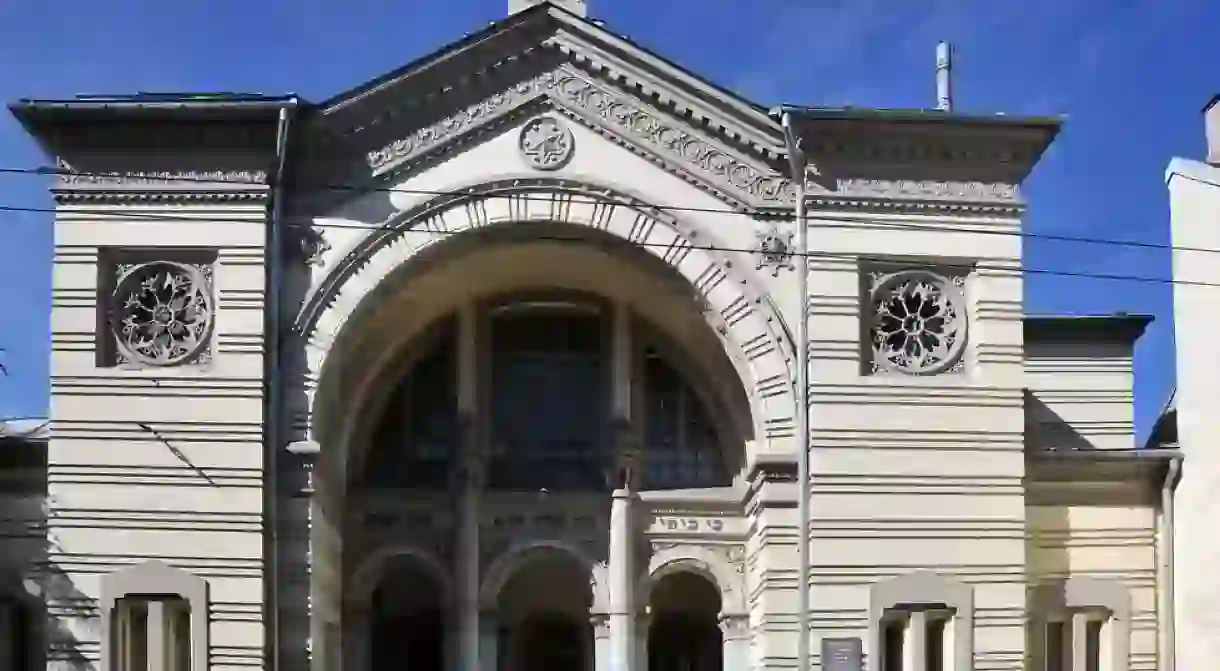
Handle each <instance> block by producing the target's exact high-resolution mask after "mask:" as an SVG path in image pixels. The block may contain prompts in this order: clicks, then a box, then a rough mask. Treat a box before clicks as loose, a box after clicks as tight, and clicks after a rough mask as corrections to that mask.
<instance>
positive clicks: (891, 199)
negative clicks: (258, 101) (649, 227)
mask: <svg viewBox="0 0 1220 671" xmlns="http://www.w3.org/2000/svg"><path fill="white" fill-rule="evenodd" d="M545 109H553V110H555V111H556V112H559V113H561V114H563V115H564V116H566V117H568V118H569V119H571V120H573V121H575V122H577V123H579V124H582V125H584V126H586V127H587V128H590V129H592V130H593V131H595V132H597V133H599V134H600V135H602V136H603V137H605V138H607V139H609V140H611V141H613V142H615V143H616V144H619V145H620V146H623V147H625V148H627V149H630V150H631V151H633V152H634V153H636V154H637V155H639V156H642V157H644V158H646V159H648V160H649V161H651V162H652V163H654V164H656V165H658V166H660V167H661V168H663V169H665V170H667V171H669V172H671V173H672V174H675V175H678V176H680V177H681V178H682V179H684V180H686V181H688V182H689V183H691V184H694V185H696V186H698V187H699V188H701V189H703V190H705V191H707V192H708V193H711V194H713V195H715V196H716V197H717V198H719V199H720V200H722V201H723V202H725V203H726V204H727V205H729V206H730V207H733V208H736V209H740V210H752V211H761V212H767V211H774V210H787V209H790V208H791V207H792V206H793V204H794V202H795V199H796V192H797V189H796V188H795V184H794V183H793V182H792V181H791V180H790V179H789V178H788V175H787V170H788V164H787V158H786V149H785V147H784V142H783V131H782V128H781V127H780V125H779V123H778V122H777V121H776V119H774V118H773V117H771V116H769V115H768V113H767V111H766V110H764V109H763V108H762V107H760V106H758V105H755V104H753V103H751V102H749V101H747V100H744V99H743V98H741V97H739V96H736V95H735V94H733V93H731V92H729V91H726V90H724V89H720V88H718V87H716V86H715V85H713V84H711V83H710V82H707V81H706V80H703V79H701V78H699V77H698V76H696V75H694V74H693V73H690V72H687V71H685V70H683V69H681V68H679V67H678V66H676V65H674V64H673V63H670V62H668V61H665V60H664V59H661V58H660V57H658V56H656V55H654V54H652V53H651V52H648V51H646V50H644V49H642V48H641V47H639V46H638V45H635V44H633V43H631V42H630V41H628V40H626V39H624V38H621V37H618V36H616V35H613V34H612V33H610V32H608V31H606V30H605V29H603V28H601V27H600V26H598V25H596V24H594V23H592V22H590V21H587V20H585V19H582V18H580V17H577V16H575V15H573V14H570V13H568V12H566V11H564V10H562V9H559V8H557V7H554V6H552V5H550V4H546V3H544V4H540V5H538V6H536V7H534V8H532V9H529V10H526V11H523V12H520V13H519V14H516V15H513V16H511V17H509V18H508V19H506V20H504V21H500V22H496V23H494V24H492V25H491V26H490V27H488V28H487V29H485V30H483V31H481V32H479V33H476V34H473V35H469V36H467V37H465V38H463V39H462V40H460V41H458V42H456V43H454V44H452V45H449V46H447V47H445V48H444V49H442V50H440V51H438V52H436V53H434V54H430V55H428V56H425V57H424V58H421V59H419V60H417V61H415V62H414V63H411V64H409V65H407V66H405V67H404V68H402V69H400V70H397V71H395V72H392V73H390V74H388V75H385V76H383V77H381V78H378V79H376V80H373V81H372V82H369V83H367V84H365V85H362V86H360V87H357V88H355V89H352V90H351V91H348V92H345V93H343V94H341V95H339V96H336V97H335V98H333V99H331V100H329V101H326V102H324V103H322V104H320V105H318V106H316V107H315V108H314V109H313V110H312V111H311V112H310V114H308V115H307V116H306V118H305V120H304V129H305V133H304V136H305V139H304V140H302V141H301V146H300V149H301V152H300V153H299V154H298V156H299V157H301V158H300V160H301V161H302V162H303V163H304V164H305V166H304V167H305V169H304V170H303V171H300V172H299V173H298V174H306V175H310V177H311V179H317V180H319V181H322V182H323V183H326V184H343V185H355V187H354V188H353V189H346V190H348V191H352V190H355V191H359V190H360V189H361V188H378V187H379V186H386V185H388V184H392V183H396V182H399V181H401V180H402V179H403V178H405V177H407V176H409V175H410V174H412V173H414V172H416V171H419V170H425V169H427V168H428V167H429V166H431V165H435V164H436V163H438V162H442V161H444V160H446V158H447V157H449V156H452V155H453V154H454V153H455V152H460V151H463V150H464V149H466V148H468V147H469V146H471V145H473V144H476V143H478V142H480V141H482V140H483V139H484V138H487V137H489V136H491V135H494V134H495V133H497V132H499V131H500V130H501V129H502V128H503V127H504V126H505V125H508V124H513V123H516V122H518V121H520V120H521V118H522V117H523V116H526V115H530V114H536V113H538V112H540V111H543V110H545ZM942 125H943V124H942ZM905 128H906V127H905V126H904V127H903V130H901V131H900V132H899V133H897V134H895V133H894V132H892V130H891V129H888V127H882V126H879V125H877V124H876V123H875V122H873V121H870V120H863V121H860V122H858V123H849V124H847V125H845V126H844V128H842V129H836V130H835V132H834V133H833V134H831V136H827V137H826V138H825V139H824V141H823V142H824V143H823V144H819V145H818V146H817V147H811V148H810V149H811V150H814V151H816V152H817V153H818V155H819V156H820V157H821V158H820V160H821V161H822V166H821V168H822V169H823V170H822V172H821V173H820V174H818V175H816V176H813V177H811V178H810V179H809V180H808V182H807V185H808V187H809V192H810V193H811V194H812V195H813V200H812V201H811V206H812V207H824V208H842V207H869V208H872V207H882V208H884V209H891V208H904V209H905V208H911V207H914V208H918V209H928V208H935V209H965V210H972V211H990V212H1000V213H1012V212H1016V211H1018V210H1019V209H1020V207H1021V202H1020V197H1019V194H1018V190H1017V183H1018V182H1019V179H1016V178H1012V177H1011V176H1010V175H1009V174H1007V173H1006V172H1005V171H1004V170H996V169H995V167H996V166H1002V165H1005V164H1004V162H1003V152H1004V151H1006V150H1007V146H1006V145H1004V141H1006V139H1005V138H1002V137H991V138H987V137H983V138H974V137H970V138H966V139H965V140H963V136H962V135H961V134H960V133H958V134H955V135H951V134H946V133H943V132H942V131H934V132H928V130H927V129H926V128H923V129H917V130H916V131H915V132H910V131H908V130H905ZM882 145H884V146H882ZM1005 170H1006V169H1005ZM1008 172H1011V171H1008ZM340 191H342V190H340ZM347 197H350V194H348V196H347ZM318 198H325V199H326V200H331V199H335V200H345V199H346V198H345V196H344V195H343V194H341V193H340V194H335V195H331V196H326V197H324V196H318ZM309 200H310V203H311V205H310V206H309V207H310V208H312V207H314V206H316V205H317V203H316V201H315V200H314V198H310V199H309Z"/></svg>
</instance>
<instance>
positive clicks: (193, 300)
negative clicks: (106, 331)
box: [109, 260, 215, 367]
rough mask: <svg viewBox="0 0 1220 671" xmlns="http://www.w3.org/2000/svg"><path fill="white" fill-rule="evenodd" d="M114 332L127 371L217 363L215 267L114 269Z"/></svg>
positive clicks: (157, 264)
mask: <svg viewBox="0 0 1220 671" xmlns="http://www.w3.org/2000/svg"><path fill="white" fill-rule="evenodd" d="M114 270H115V276H116V277H115V283H114V292H113V293H112V294H111V303H110V306H109V311H110V329H111V337H113V338H114V346H115V350H114V358H115V363H116V364H117V365H119V366H123V367H132V366H134V367H168V366H180V365H183V364H203V363H207V362H209V361H211V359H212V329H213V322H214V319H215V305H214V301H215V299H214V297H213V295H212V292H213V287H212V266H211V264H185V263H179V262H176V261H169V260H153V261H148V262H145V263H120V264H117V265H116V266H115V268H114Z"/></svg>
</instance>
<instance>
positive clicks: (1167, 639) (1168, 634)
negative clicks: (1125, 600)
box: [1159, 456, 1182, 671]
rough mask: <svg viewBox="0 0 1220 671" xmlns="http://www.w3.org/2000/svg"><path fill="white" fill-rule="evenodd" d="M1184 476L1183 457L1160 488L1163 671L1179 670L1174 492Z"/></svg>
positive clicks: (1173, 462) (1172, 464) (1172, 463)
mask: <svg viewBox="0 0 1220 671" xmlns="http://www.w3.org/2000/svg"><path fill="white" fill-rule="evenodd" d="M1181 474H1182V457H1181V456H1175V457H1173V458H1172V459H1170V460H1169V468H1168V469H1167V470H1166V473H1165V482H1164V483H1162V485H1161V553H1160V555H1161V572H1162V573H1161V576H1162V584H1161V600H1160V604H1159V609H1160V612H1161V628H1160V639H1161V640H1160V643H1161V655H1160V657H1161V665H1160V668H1161V669H1163V670H1164V671H1174V669H1176V668H1177V654H1178V651H1177V632H1176V621H1175V617H1174V609H1175V608H1176V607H1177V600H1176V599H1175V598H1174V570H1173V564H1174V558H1175V557H1174V542H1173V540H1174V535H1175V534H1176V533H1177V531H1176V529H1175V527H1174V519H1173V517H1174V514H1173V513H1174V510H1173V509H1174V499H1175V496H1174V491H1175V490H1176V489H1177V486H1178V478H1179V477H1180V476H1181Z"/></svg>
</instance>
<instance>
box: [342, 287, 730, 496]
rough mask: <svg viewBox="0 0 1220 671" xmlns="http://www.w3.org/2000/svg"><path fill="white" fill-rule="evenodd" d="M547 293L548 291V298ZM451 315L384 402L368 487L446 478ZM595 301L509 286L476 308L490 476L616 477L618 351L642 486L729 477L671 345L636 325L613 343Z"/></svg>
mask: <svg viewBox="0 0 1220 671" xmlns="http://www.w3.org/2000/svg"><path fill="white" fill-rule="evenodd" d="M548 296H549V295H548ZM456 322H457V319H450V320H448V321H447V322H445V323H444V324H443V325H442V326H440V327H438V328H436V329H435V330H434V331H433V332H432V335H431V337H430V338H429V339H427V340H426V342H425V344H424V345H423V346H421V347H420V348H419V349H418V350H417V352H418V353H419V355H418V356H417V358H416V359H415V360H414V363H413V364H412V365H411V366H410V367H409V368H408V369H407V373H406V376H405V377H404V378H403V380H402V381H401V382H400V383H399V385H398V386H397V388H396V389H395V390H394V391H393V393H392V394H391V395H390V397H389V400H388V401H387V403H386V404H385V406H384V408H383V410H382V415H381V421H380V423H379V424H378V425H377V427H376V428H375V429H374V431H373V433H372V443H371V445H370V449H369V451H368V453H367V457H366V458H365V460H364V463H363V466H362V469H363V474H364V482H365V484H366V485H368V486H372V487H374V488H397V489H442V488H445V487H447V486H448V483H449V481H450V479H451V478H450V474H451V471H452V469H453V467H454V466H455V465H456V461H455V459H456V455H458V454H460V453H461V451H462V449H463V446H462V445H461V440H462V437H461V430H460V426H459V421H458V418H459V403H458V396H459V392H458V380H459V377H460V376H459V373H458V365H459V362H458V358H459V355H458V351H459V349H460V343H459V337H458V331H459V330H460V329H459V328H457V326H458V325H457V323H456ZM611 322H612V320H611V318H610V311H609V310H608V309H606V306H605V305H604V304H603V303H601V302H599V301H597V300H596V299H583V298H582V297H576V298H574V299H573V298H569V297H566V296H563V297H560V298H555V297H548V298H543V299H537V298H530V299H525V298H521V297H517V298H515V299H514V300H512V301H511V302H506V303H500V304H496V305H495V306H494V307H492V308H491V309H490V310H489V311H487V312H485V313H483V314H482V315H481V316H480V318H479V320H478V322H477V327H475V328H473V329H470V331H467V332H468V333H469V334H470V335H472V336H473V338H474V341H473V343H468V344H472V345H473V346H474V351H475V352H477V353H478V354H477V355H476V356H474V357H473V358H472V360H471V363H473V364H474V367H475V370H474V371H472V375H471V377H470V378H469V379H470V381H471V382H472V383H473V384H474V385H475V388H476V389H477V393H475V394H474V396H472V400H475V401H476V403H477V407H475V408H472V409H471V410H472V415H471V419H474V420H475V421H476V422H477V425H476V427H475V428H476V433H475V434H473V435H475V436H476V437H477V440H478V441H479V443H478V445H479V449H481V450H485V451H484V452H483V453H482V454H483V455H484V456H486V457H487V462H486V466H487V471H486V475H487V480H486V485H487V487H489V488H490V489H496V490H508V491H538V490H541V489H546V490H548V491H555V492H558V491H602V490H605V489H606V488H607V487H609V486H610V485H611V484H612V482H611V478H610V477H609V476H610V475H611V474H612V473H613V471H614V462H615V456H616V455H615V449H616V448H617V446H616V445H615V444H613V440H614V438H615V433H614V431H613V430H612V424H613V423H612V422H611V414H612V405H613V404H612V397H613V393H612V392H613V387H614V380H613V379H612V369H613V357H614V352H615V351H619V352H622V351H624V350H626V351H628V352H631V353H632V354H631V356H632V357H633V359H632V362H633V364H632V366H631V371H632V372H631V375H632V377H633V378H635V379H634V380H632V381H631V389H632V390H633V392H634V394H635V395H636V397H635V399H634V400H633V408H632V412H633V417H632V424H633V430H634V431H635V432H636V433H635V437H636V438H638V440H639V441H640V445H639V447H640V448H642V469H643V470H642V472H641V477H640V483H639V484H640V486H642V487H643V488H645V489H653V490H657V489H690V488H705V487H721V486H728V485H730V484H732V481H731V477H730V475H729V471H728V469H727V468H726V464H725V460H724V456H723V445H722V442H721V436H720V435H719V433H718V431H717V429H718V428H719V427H718V425H716V424H715V421H714V420H715V416H714V415H712V414H711V413H710V412H709V411H708V406H707V404H706V403H705V402H704V401H705V398H704V397H703V396H701V395H700V394H699V393H698V392H697V391H696V387H695V386H694V385H693V384H692V383H691V381H690V379H689V378H688V377H687V376H686V375H685V374H684V373H683V371H682V370H681V369H680V368H679V367H678V366H677V365H676V363H675V361H676V360H675V358H674V356H673V350H672V349H670V348H669V346H668V345H666V346H664V347H662V346H661V344H660V343H661V340H660V339H659V336H658V335H657V334H656V333H655V332H653V331H652V330H651V329H649V328H648V327H647V326H646V325H644V324H642V323H636V324H635V328H634V329H633V330H632V332H631V333H630V336H629V341H630V343H631V346H630V347H627V348H622V349H618V348H616V347H615V346H614V343H613V335H612V330H613V329H612V328H611Z"/></svg>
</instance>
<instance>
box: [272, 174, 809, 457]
mask: <svg viewBox="0 0 1220 671" xmlns="http://www.w3.org/2000/svg"><path fill="white" fill-rule="evenodd" d="M689 219H691V218H690V217H685V216H683V217H679V216H675V215H674V214H672V213H671V212H668V211H666V210H663V209H659V208H657V207H654V206H652V205H650V204H648V203H646V202H645V201H644V200H642V199H640V198H637V197H635V196H633V195H631V194H628V193H625V192H622V191H620V190H616V189H611V188H605V187H600V186H593V185H590V184H588V183H581V182H573V181H569V180H561V179H554V178H528V179H525V178H522V179H508V180H499V181H493V182H486V183H481V184H478V185H474V186H470V187H467V188H461V189H455V190H453V191H451V192H449V193H447V194H446V195H442V196H437V197H435V198H432V199H430V200H427V201H426V202H423V203H421V204H419V205H416V206H414V207H411V208H410V209H407V210H404V211H399V212H396V213H395V214H394V215H392V216H391V217H390V218H389V219H388V220H387V221H386V222H384V223H383V224H381V226H380V227H378V228H377V229H376V230H375V231H374V232H373V233H370V234H369V235H368V236H366V237H364V238H363V239H362V240H361V241H360V242H359V243H357V244H356V245H355V246H354V247H353V248H352V249H350V250H348V252H347V254H346V255H345V256H344V257H343V258H342V259H341V260H340V261H338V262H337V263H336V264H335V267H334V268H333V269H332V270H331V271H330V273H329V274H328V275H327V276H326V277H325V278H324V279H323V280H322V281H321V282H320V283H319V285H318V286H317V287H316V289H315V290H314V291H313V292H312V293H311V295H310V296H309V298H308V300H307V302H306V306H305V308H304V309H303V310H302V312H301V314H300V317H299V319H298V322H297V325H296V328H297V330H298V332H299V334H300V335H301V337H302V338H303V342H304V349H305V396H306V398H305V403H306V406H307V407H306V408H305V409H304V415H305V416H304V417H303V418H300V419H299V420H298V424H297V425H298V426H300V427H303V429H304V431H305V433H306V437H307V439H309V440H312V441H314V442H316V443H317V444H319V445H323V446H325V445H328V444H332V443H334V442H336V441H337V442H339V443H342V442H343V439H342V437H343V436H345V435H346V428H345V427H344V426H343V421H342V420H341V419H340V420H334V417H333V416H334V415H338V416H340V417H342V416H343V414H344V413H342V412H341V411H339V408H338V407H337V405H336V402H337V400H338V399H345V398H350V396H351V392H352V391H353V390H352V389H351V388H350V386H351V385H352V384H353V383H355V382H356V380H354V379H345V377H346V376H345V375H344V374H343V371H338V372H336V371H334V370H331V368H334V366H328V363H329V361H330V355H331V353H332V350H333V348H334V347H335V346H336V343H337V342H338V341H339V338H340V336H341V335H342V334H343V332H344V327H345V325H346V324H347V322H348V320H349V319H350V318H351V317H352V316H353V315H354V314H355V313H356V312H357V309H358V308H359V307H360V306H361V304H362V302H364V300H365V299H366V298H367V297H368V296H370V295H371V294H373V293H374V292H375V291H376V289H377V288H378V287H379V286H380V285H382V283H383V281H384V280H385V279H386V278H387V277H388V276H389V275H390V274H391V273H393V272H394V271H395V270H396V269H398V268H400V267H401V266H403V265H404V264H405V263H407V262H409V261H411V260H412V259H414V258H416V257H417V256H418V255H420V254H421V253H422V252H424V251H426V250H428V249H429V248H431V247H433V246H434V245H436V243H438V242H440V241H442V240H445V239H448V238H449V237H451V236H453V235H456V234H460V233H462V232H465V231H472V230H477V229H481V228H484V227H489V226H503V225H511V224H518V223H553V224H561V225H571V226H579V227H585V228H590V229H595V230H598V231H602V232H604V233H607V234H609V235H612V236H615V237H617V238H620V239H621V240H624V241H626V242H628V243H631V244H633V245H636V246H637V247H640V248H643V249H645V250H647V252H649V253H650V254H651V255H653V256H654V257H656V258H657V259H660V260H661V261H662V262H663V263H664V264H666V265H667V266H668V267H670V268H672V269H673V270H674V271H675V272H676V273H677V275H679V276H681V277H682V278H684V279H685V280H686V282H687V283H688V284H689V286H690V287H691V288H692V289H693V291H694V293H695V295H696V296H697V297H698V299H699V300H701V301H702V302H703V304H704V315H705V317H706V318H707V321H708V323H709V324H710V325H711V326H712V327H713V328H714V329H715V331H716V332H717V333H718V334H719V335H720V336H721V339H722V341H723V342H724V343H725V345H726V347H725V350H726V353H727V354H728V355H729V358H730V360H731V361H732V363H733V365H734V367H735V368H736V369H737V371H738V375H739V377H740V378H741V382H742V385H743V387H744V388H745V391H746V393H747V394H748V396H749V398H750V401H751V406H752V420H753V425H754V435H755V441H756V443H757V444H758V446H759V447H760V449H762V450H763V451H776V452H787V451H790V450H791V449H792V448H791V446H790V445H785V444H783V443H784V442H785V441H787V440H789V439H791V438H792V437H793V436H794V430H795V415H796V397H795V391H796V390H795V385H794V379H795V378H794V373H795V371H794V369H793V356H792V352H793V343H792V341H791V337H790V336H789V334H788V331H787V328H786V326H785V324H784V321H783V318H782V316H781V315H780V312H779V310H778V309H777V308H776V306H775V305H774V303H773V302H772V300H771V298H770V296H769V295H768V294H767V293H766V292H765V291H764V290H763V289H761V288H760V287H759V286H758V284H757V283H756V282H755V281H754V279H753V278H752V277H751V274H750V273H749V272H741V271H739V270H737V269H736V268H735V267H734V260H742V262H745V261H748V258H747V257H746V256H745V255H744V254H741V253H738V252H733V251H726V246H725V245H724V244H722V243H720V242H719V241H718V240H717V237H716V236H715V234H714V233H712V232H710V231H709V230H707V229H708V227H706V226H699V225H696V224H693V223H691V221H690V220H689ZM323 377H326V378H328V379H329V381H328V382H327V383H326V384H323V383H322V379H323ZM332 420H334V421H332ZM324 449H325V448H324Z"/></svg>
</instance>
